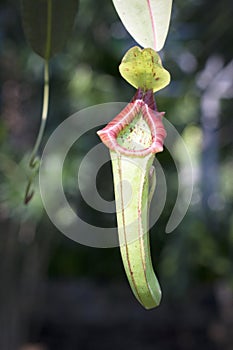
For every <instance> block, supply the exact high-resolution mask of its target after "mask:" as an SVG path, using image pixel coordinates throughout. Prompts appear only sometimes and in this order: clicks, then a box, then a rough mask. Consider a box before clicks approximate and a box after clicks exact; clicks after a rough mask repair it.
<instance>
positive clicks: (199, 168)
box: [0, 0, 233, 350]
mask: <svg viewBox="0 0 233 350" xmlns="http://www.w3.org/2000/svg"><path fill="white" fill-rule="evenodd" d="M100 4H101V5H100ZM100 7H101V8H100ZM232 10H233V2H232V1H231V0H222V1H212V0H205V1H204V0H195V1H194V0H175V2H174V5H173V12H172V20H171V26H170V32H169V35H168V39H167V42H166V45H165V49H164V50H163V51H162V52H161V55H162V58H163V63H164V66H165V67H166V68H167V69H168V70H169V71H170V73H171V75H172V82H171V84H170V86H169V87H167V88H166V89H164V90H163V91H161V92H160V93H158V94H157V104H158V107H159V110H165V111H166V117H167V118H168V119H169V121H171V122H172V123H173V125H174V126H175V127H176V128H177V130H178V131H179V132H180V134H181V135H182V136H183V137H184V139H185V141H186V143H187V146H188V148H189V151H190V154H191V157H192V162H193V167H194V193H193V197H192V202H191V205H190V208H189V211H188V213H187V215H186V216H185V218H184V220H183V222H182V223H181V224H180V226H179V227H178V228H177V229H176V230H175V232H174V233H172V234H169V235H166V234H165V233H164V232H165V227H166V223H167V220H168V218H169V215H170V213H171V210H172V208H173V206H174V204H175V199H176V194H177V172H176V168H175V165H174V161H173V159H172V158H171V156H170V155H169V153H168V152H167V151H166V150H165V151H164V152H163V153H162V154H159V156H158V159H159V161H160V164H161V165H162V167H163V169H164V172H165V174H166V178H167V183H168V196H167V202H166V205H165V208H164V211H163V213H162V215H161V217H160V218H159V221H158V222H157V223H156V225H155V227H153V229H152V230H151V249H152V258H153V261H154V266H155V270H156V272H157V274H158V276H159V280H160V282H161V285H162V290H163V299H162V303H161V306H160V307H159V308H157V309H154V310H151V311H145V310H144V309H143V308H142V307H141V306H140V305H139V304H138V303H137V301H136V300H135V299H134V297H133V295H132V293H131V291H130V288H129V286H128V283H127V280H126V277H125V275H124V271H123V267H122V263H121V257H120V252H119V249H118V248H112V249H97V248H91V247H86V246H82V245H79V244H78V243H75V242H73V241H71V240H69V239H68V238H66V237H65V236H64V235H62V234H61V233H60V232H59V231H57V230H56V228H55V227H54V226H53V224H52V223H51V222H50V220H49V219H48V217H47V215H46V213H45V211H44V209H43V205H42V203H41V199H40V195H39V189H38V185H37V182H38V181H37V180H36V184H35V186H36V195H35V196H34V198H33V200H32V202H31V203H30V205H29V206H28V207H26V206H24V205H23V196H24V190H25V186H26V176H27V171H28V170H27V158H28V155H29V153H30V150H31V148H32V146H33V142H34V141H35V138H36V134H37V131H38V128H39V123H40V111H41V103H42V92H43V80H42V79H43V62H42V59H41V58H40V57H39V56H37V55H36V54H35V53H33V52H32V50H31V48H30V47H29V46H28V44H27V42H26V40H25V36H24V33H23V29H22V23H21V18H20V8H19V3H18V1H14V0H5V1H4V0H1V2H0V82H1V89H0V114H1V119H0V144H1V148H0V181H1V182H0V230H1V231H0V284H1V285H0V349H1V350H76V349H102V350H105V349H109V348H111V349H128V348H134V349H135V350H140V349H143V350H152V349H158V350H194V349H197V348H198V349H205V350H215V349H224V350H232V349H233V261H232V258H233V214H232V208H233V157H232V146H233V144H232V134H233V119H232V110H233V101H232V97H233V28H232V14H233V11H232ZM133 45H135V43H134V42H133V41H132V39H131V38H130V37H129V35H128V34H127V32H126V31H125V29H124V28H123V26H122V24H121V23H120V21H119V18H118V16H117V14H116V12H115V10H114V7H113V5H112V2H111V1H110V0H101V1H98V2H97V1H94V0H85V1H84V0H82V1H80V8H79V13H78V16H77V19H76V23H75V28H74V32H73V34H72V36H71V37H70V40H69V42H67V45H66V47H65V48H64V50H63V52H62V53H61V54H59V55H57V56H56V57H54V58H53V59H52V61H51V100H50V110H49V120H48V124H47V129H46V134H45V137H44V144H45V142H46V140H47V139H48V137H49V135H50V134H51V133H52V131H53V130H54V129H55V128H56V127H57V126H58V125H59V124H60V123H61V122H62V121H63V120H64V119H65V118H67V117H68V116H70V115H71V114H72V113H74V112H76V111H78V110H80V109H82V108H84V107H88V106H92V105H95V104H99V103H104V102H113V101H129V100H130V99H131V97H132V96H133V94H134V89H133V88H131V87H130V86H129V85H128V84H127V83H126V82H125V81H124V80H123V79H122V78H121V77H120V74H119V72H118V66H119V63H120V61H121V59H122V57H123V55H124V53H125V52H126V50H127V49H128V48H129V47H131V46H133ZM95 142H96V136H95V133H94V132H93V133H92V134H90V135H88V137H86V138H83V139H82V142H80V143H79V145H78V147H76V148H75V150H73V151H72V152H71V153H70V155H69V161H67V162H66V167H65V174H64V183H65V185H64V186H65V189H66V193H67V196H69V198H70V199H71V200H72V201H73V202H74V203H76V205H77V208H79V209H80V210H81V211H82V212H84V214H83V215H85V217H86V220H87V221H88V220H89V221H90V220H92V221H95V220H98V218H99V216H98V213H96V212H94V211H93V210H91V209H90V208H88V207H87V206H85V204H84V203H83V201H82V199H81V198H80V196H79V195H78V194H77V188H76V180H75V177H76V176H77V175H76V168H77V164H78V162H79V161H80V159H82V157H83V156H84V155H85V154H86V153H87V152H88V150H89V149H90V147H91V146H93V143H95ZM174 148H175V152H176V153H177V157H178V158H179V149H178V148H177V149H176V145H175V144H174ZM180 162H181V164H182V159H180ZM183 167H184V169H185V164H183ZM184 174H185V172H184ZM100 175H101V174H100ZM111 176H112V174H111V168H110V166H109V164H108V165H106V167H105V168H104V169H103V171H102V175H101V176H98V178H97V181H98V184H97V185H98V186H97V187H98V188H100V192H101V195H102V196H103V197H104V198H105V199H108V200H112V199H113V187H112V178H111ZM186 180H187V179H186V178H185V176H184V181H186ZM90 185H91V184H88V183H87V186H90ZM106 220H109V217H107V216H106ZM111 220H112V221H113V222H114V220H115V217H114V215H113V217H112V218H111ZM101 222H102V224H103V226H104V224H105V216H104V215H102V216H101Z"/></svg>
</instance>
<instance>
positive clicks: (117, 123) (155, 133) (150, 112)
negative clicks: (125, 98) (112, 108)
mask: <svg viewBox="0 0 233 350" xmlns="http://www.w3.org/2000/svg"><path fill="white" fill-rule="evenodd" d="M148 96H149V99H148V101H147V102H148V104H149V105H151V106H152V108H153V109H151V108H150V107H149V106H148V104H147V103H146V102H145V100H146V98H145V97H146V96H142V98H143V99H138V97H141V96H140V91H137V93H136V95H135V97H136V99H135V98H134V99H133V100H132V102H130V103H129V104H128V105H127V106H126V107H125V108H124V109H123V110H122V111H121V113H119V114H118V115H117V116H116V117H115V118H114V119H113V120H112V121H111V122H109V123H108V125H107V126H106V127H105V128H103V129H102V130H99V131H98V132H97V134H98V135H99V137H100V138H101V140H102V142H103V143H104V144H105V145H106V146H107V147H108V148H109V149H110V150H112V151H115V152H118V153H121V154H123V155H126V156H135V157H136V156H138V157H143V156H146V155H148V154H154V153H158V152H162V151H163V142H164V138H165V137H166V131H165V129H164V126H163V123H162V117H163V116H164V114H165V113H164V112H158V111H156V106H155V103H154V102H152V101H154V99H153V94H152V95H150V94H149V95H148ZM148 96H147V97H148ZM138 113H142V116H143V118H144V120H145V121H146V122H147V124H148V126H149V128H150V131H151V136H152V143H151V145H150V147H147V148H144V149H140V150H129V149H127V148H124V147H122V146H120V145H119V143H118V142H117V137H118V135H119V133H120V132H121V131H122V130H123V129H124V127H126V126H128V125H129V124H130V123H131V122H132V120H133V119H134V118H135V117H136V116H137V115H138Z"/></svg>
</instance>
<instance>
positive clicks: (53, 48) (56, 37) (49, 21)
mask: <svg viewBox="0 0 233 350" xmlns="http://www.w3.org/2000/svg"><path fill="white" fill-rule="evenodd" d="M78 3H79V0H66V1H64V0H21V11H22V18H23V26H24V31H25V35H26V37H27V40H28V42H29V44H30V45H31V47H32V48H33V50H34V51H35V52H36V53H38V54H39V55H40V56H41V57H43V58H44V59H46V60H48V59H50V58H51V57H52V56H53V55H55V54H56V53H58V52H59V51H61V50H62V48H63V46H64V45H65V43H66V42H67V40H68V37H69V35H70V33H71V31H72V27H73V24H74V19H75V15H76V13H77V10H78Z"/></svg>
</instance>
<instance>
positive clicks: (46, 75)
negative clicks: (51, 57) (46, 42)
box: [29, 60, 49, 168]
mask: <svg viewBox="0 0 233 350" xmlns="http://www.w3.org/2000/svg"><path fill="white" fill-rule="evenodd" d="M48 107H49V62H48V60H45V63H44V97H43V108H42V115H41V124H40V130H39V133H38V136H37V139H36V143H35V145H34V148H33V150H32V154H31V158H30V162H29V164H30V167H31V168H34V166H35V163H34V161H35V157H36V155H37V153H38V150H39V147H40V144H41V141H42V137H43V134H44V129H45V125H46V121H47V117H48Z"/></svg>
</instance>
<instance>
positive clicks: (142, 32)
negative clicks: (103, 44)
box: [113, 0, 172, 51]
mask: <svg viewBox="0 0 233 350" xmlns="http://www.w3.org/2000/svg"><path fill="white" fill-rule="evenodd" d="M113 4H114V6H115V8H116V11H117V12H118V15H119V17H120V19H121V21H122V23H123V24H124V26H125V28H126V29H127V30H128V32H129V33H130V34H131V35H132V37H133V38H134V40H135V41H137V43H138V44H139V45H141V46H142V47H150V48H153V49H154V50H155V51H160V50H161V49H162V48H163V46H164V42H165V40H166V37H167V33H168V28H169V23H170V17H171V9H172V0H113Z"/></svg>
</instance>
